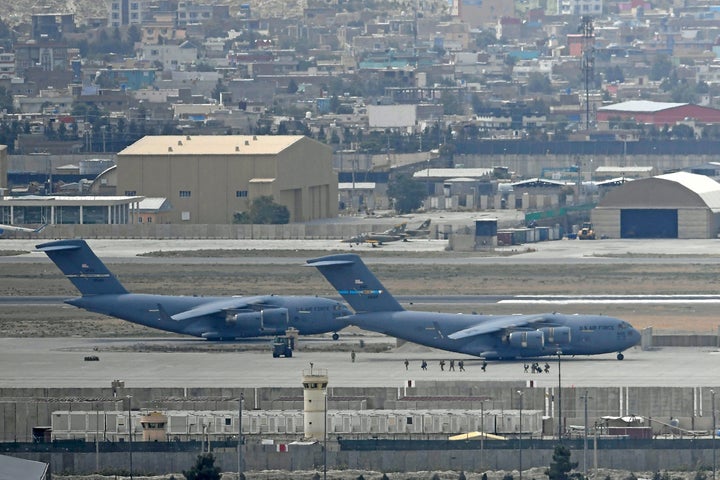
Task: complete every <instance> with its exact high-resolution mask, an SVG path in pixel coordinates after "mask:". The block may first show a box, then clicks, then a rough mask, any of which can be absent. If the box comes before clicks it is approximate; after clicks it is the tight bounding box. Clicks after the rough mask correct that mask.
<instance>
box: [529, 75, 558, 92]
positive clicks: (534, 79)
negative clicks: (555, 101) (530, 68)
mask: <svg viewBox="0 0 720 480" xmlns="http://www.w3.org/2000/svg"><path fill="white" fill-rule="evenodd" d="M527 89H528V91H529V92H538V93H551V92H552V91H553V88H552V85H551V84H550V79H549V78H548V77H547V76H545V75H543V74H542V73H538V72H532V73H531V74H530V76H529V77H528V84H527Z"/></svg>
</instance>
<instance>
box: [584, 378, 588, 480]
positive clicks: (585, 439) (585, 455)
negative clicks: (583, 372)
mask: <svg viewBox="0 0 720 480" xmlns="http://www.w3.org/2000/svg"><path fill="white" fill-rule="evenodd" d="M583 399H584V400H585V424H584V425H583V477H585V478H587V449H588V445H587V440H588V439H587V427H588V411H587V401H588V392H587V390H585V396H584V397H583Z"/></svg>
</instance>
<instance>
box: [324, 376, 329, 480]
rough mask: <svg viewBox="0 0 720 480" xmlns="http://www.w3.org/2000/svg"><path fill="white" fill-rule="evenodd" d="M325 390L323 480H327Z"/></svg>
mask: <svg viewBox="0 0 720 480" xmlns="http://www.w3.org/2000/svg"><path fill="white" fill-rule="evenodd" d="M327 406H328V400H327V390H326V391H325V412H324V414H323V480H327Z"/></svg>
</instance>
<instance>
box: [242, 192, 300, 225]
mask: <svg viewBox="0 0 720 480" xmlns="http://www.w3.org/2000/svg"><path fill="white" fill-rule="evenodd" d="M289 221H290V211H289V210H288V209H287V207H286V206H285V205H280V204H278V203H275V202H274V201H273V197H272V196H271V195H263V196H260V197H258V198H256V199H255V200H253V201H252V203H251V204H250V210H248V211H247V212H238V213H236V214H235V215H234V218H233V222H234V223H243V224H250V223H252V224H262V225H284V224H286V223H288V222H289Z"/></svg>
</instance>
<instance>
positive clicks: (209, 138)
mask: <svg viewBox="0 0 720 480" xmlns="http://www.w3.org/2000/svg"><path fill="white" fill-rule="evenodd" d="M302 138H304V137H303V136H302V135H148V136H146V137H143V138H141V139H140V140H138V141H137V142H135V143H133V144H132V145H130V146H129V147H126V148H125V149H123V150H122V151H120V152H118V156H119V157H121V156H123V155H276V154H278V153H280V152H282V151H283V150H285V149H286V148H288V147H289V146H290V145H292V144H293V143H295V142H298V141H300V140H301V139H302Z"/></svg>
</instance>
